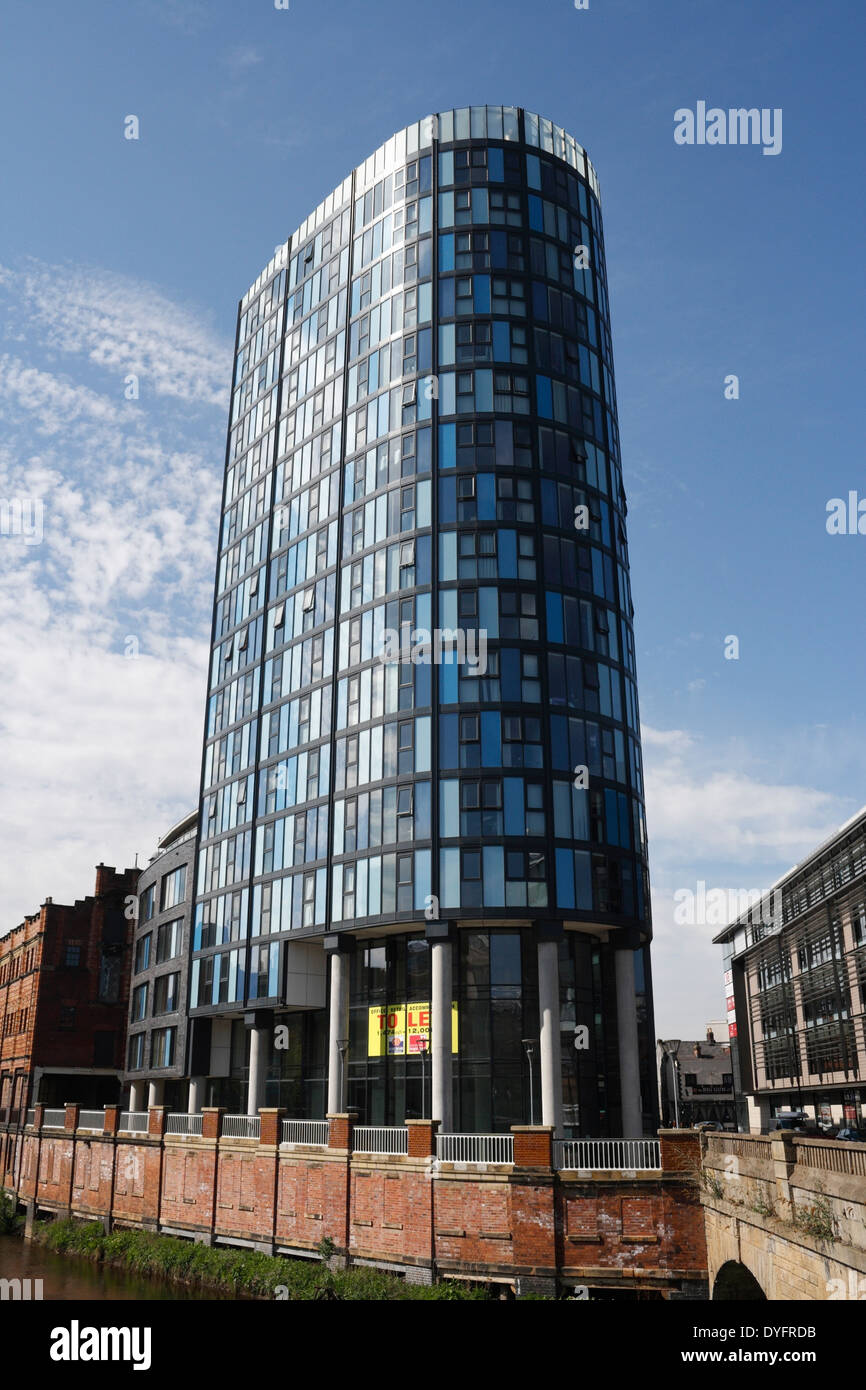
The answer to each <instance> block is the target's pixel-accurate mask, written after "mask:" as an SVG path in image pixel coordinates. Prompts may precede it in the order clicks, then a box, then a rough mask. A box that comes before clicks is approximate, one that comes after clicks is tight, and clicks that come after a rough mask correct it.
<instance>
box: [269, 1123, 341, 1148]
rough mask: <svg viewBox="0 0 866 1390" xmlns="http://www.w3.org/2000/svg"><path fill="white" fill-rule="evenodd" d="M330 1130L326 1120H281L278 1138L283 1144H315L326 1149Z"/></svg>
mask: <svg viewBox="0 0 866 1390" xmlns="http://www.w3.org/2000/svg"><path fill="white" fill-rule="evenodd" d="M330 1128H331V1127H330V1125H329V1124H328V1121H327V1120H283V1123H282V1127H281V1133H280V1138H281V1140H282V1142H283V1143H284V1144H315V1145H317V1146H318V1147H320V1148H327V1145H328V1138H329V1134H330Z"/></svg>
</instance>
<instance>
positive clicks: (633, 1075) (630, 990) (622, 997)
mask: <svg viewBox="0 0 866 1390" xmlns="http://www.w3.org/2000/svg"><path fill="white" fill-rule="evenodd" d="M614 962H615V966H614V968H615V972H616V1029H617V1046H618V1050H619V1088H620V1099H621V1103H622V1137H623V1138H624V1139H640V1138H641V1137H642V1135H643V1117H642V1113H641V1100H640V1065H639V1052H638V1039H637V1007H636V1004H635V997H634V951H631V950H620V951H617V950H616V949H615V950H614Z"/></svg>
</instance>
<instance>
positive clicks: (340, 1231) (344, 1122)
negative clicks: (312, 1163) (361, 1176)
mask: <svg viewBox="0 0 866 1390" xmlns="http://www.w3.org/2000/svg"><path fill="white" fill-rule="evenodd" d="M326 1118H327V1120H328V1124H329V1129H328V1149H329V1151H331V1152H333V1154H334V1157H333V1159H332V1162H333V1164H334V1169H335V1170H337V1166H338V1165H339V1170H338V1171H337V1172H335V1178H334V1181H333V1183H332V1184H331V1188H330V1191H331V1202H330V1204H328V1205H327V1206H326V1208H325V1220H324V1221H323V1223H322V1236H323V1237H324V1236H327V1237H328V1238H329V1239H330V1240H332V1241H333V1242H334V1244H335V1246H336V1247H337V1253H336V1256H335V1258H334V1267H335V1268H339V1267H340V1266H342V1265H345V1264H346V1262H347V1261H348V1258H349V1214H350V1211H351V1206H352V1150H353V1148H354V1139H353V1131H354V1128H355V1121H356V1120H357V1118H358V1116H357V1114H356V1112H355V1111H354V1110H348V1111H346V1112H344V1113H343V1114H336V1115H335V1114H330V1115H328V1116H327V1117H326Z"/></svg>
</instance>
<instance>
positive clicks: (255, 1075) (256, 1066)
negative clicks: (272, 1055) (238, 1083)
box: [247, 1027, 269, 1115]
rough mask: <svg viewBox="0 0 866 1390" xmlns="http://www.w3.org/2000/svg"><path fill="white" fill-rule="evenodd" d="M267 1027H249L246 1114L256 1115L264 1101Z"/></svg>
mask: <svg viewBox="0 0 866 1390" xmlns="http://www.w3.org/2000/svg"><path fill="white" fill-rule="evenodd" d="M268 1031H269V1030H268V1029H267V1028H261V1027H258V1028H251V1029H250V1030H249V1033H250V1072H249V1081H248V1083H247V1114H248V1115H258V1113H259V1110H260V1109H261V1107H262V1106H263V1105H264V1103H265V1073H266V1071H267V1066H268Z"/></svg>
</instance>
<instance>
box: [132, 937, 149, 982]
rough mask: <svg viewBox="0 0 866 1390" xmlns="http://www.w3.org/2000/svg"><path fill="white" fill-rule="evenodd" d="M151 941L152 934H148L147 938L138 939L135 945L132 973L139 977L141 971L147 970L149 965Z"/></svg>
mask: <svg viewBox="0 0 866 1390" xmlns="http://www.w3.org/2000/svg"><path fill="white" fill-rule="evenodd" d="M152 939H153V933H152V932H148V933H147V936H141V937H139V939H138V941H137V942H136V943H135V971H134V973H135V974H136V975H140V974H141V972H142V970H147V968H148V966H149V965H150V943H151V941H152Z"/></svg>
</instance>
